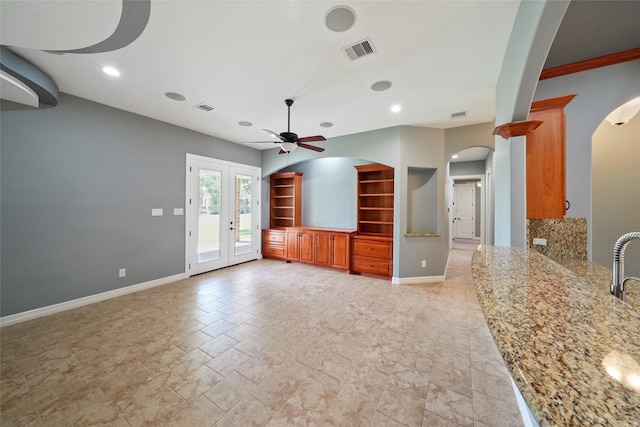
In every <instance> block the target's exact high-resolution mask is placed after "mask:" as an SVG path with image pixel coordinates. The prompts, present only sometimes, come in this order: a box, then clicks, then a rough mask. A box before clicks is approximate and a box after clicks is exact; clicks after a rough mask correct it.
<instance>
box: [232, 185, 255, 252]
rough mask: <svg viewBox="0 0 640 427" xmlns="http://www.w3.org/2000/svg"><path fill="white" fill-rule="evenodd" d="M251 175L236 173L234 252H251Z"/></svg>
mask: <svg viewBox="0 0 640 427" xmlns="http://www.w3.org/2000/svg"><path fill="white" fill-rule="evenodd" d="M252 182H253V180H252V178H251V176H248V175H236V194H235V202H236V209H235V210H236V218H235V224H236V227H235V230H234V231H235V236H234V242H235V243H234V254H235V255H240V254H246V253H248V252H251V224H252V222H253V221H252V219H251V215H252V212H251V199H252V196H253V195H252V192H253V186H252V185H251V184H252Z"/></svg>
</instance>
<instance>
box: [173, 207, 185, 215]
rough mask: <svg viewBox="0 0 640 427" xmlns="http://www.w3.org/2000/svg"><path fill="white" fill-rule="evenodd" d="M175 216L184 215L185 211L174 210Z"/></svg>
mask: <svg viewBox="0 0 640 427" xmlns="http://www.w3.org/2000/svg"><path fill="white" fill-rule="evenodd" d="M173 214H174V215H184V209H182V208H173Z"/></svg>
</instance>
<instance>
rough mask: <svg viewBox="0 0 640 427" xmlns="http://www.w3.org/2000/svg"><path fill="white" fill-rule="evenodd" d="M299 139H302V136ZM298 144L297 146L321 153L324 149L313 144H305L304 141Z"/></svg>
mask: <svg viewBox="0 0 640 427" xmlns="http://www.w3.org/2000/svg"><path fill="white" fill-rule="evenodd" d="M301 139H302V138H301ZM298 146H299V147H302V148H306V149H308V150H313V151H317V152H318V153H322V152H323V151H324V148H321V147H316V146H314V145H309V144H305V143H303V142H300V143H299V144H298Z"/></svg>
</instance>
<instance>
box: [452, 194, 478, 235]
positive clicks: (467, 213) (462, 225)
mask: <svg viewBox="0 0 640 427" xmlns="http://www.w3.org/2000/svg"><path fill="white" fill-rule="evenodd" d="M453 194H454V197H453V212H454V217H453V221H454V229H455V233H454V238H458V239H473V238H475V224H476V221H475V198H476V185H475V184H454V187H453Z"/></svg>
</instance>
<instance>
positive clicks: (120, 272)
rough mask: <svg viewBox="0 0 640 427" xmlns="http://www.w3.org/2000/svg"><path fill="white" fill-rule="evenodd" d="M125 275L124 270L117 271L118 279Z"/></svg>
mask: <svg viewBox="0 0 640 427" xmlns="http://www.w3.org/2000/svg"><path fill="white" fill-rule="evenodd" d="M126 275H127V269H126V268H121V269H120V270H118V277H125V276H126Z"/></svg>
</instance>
